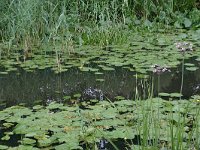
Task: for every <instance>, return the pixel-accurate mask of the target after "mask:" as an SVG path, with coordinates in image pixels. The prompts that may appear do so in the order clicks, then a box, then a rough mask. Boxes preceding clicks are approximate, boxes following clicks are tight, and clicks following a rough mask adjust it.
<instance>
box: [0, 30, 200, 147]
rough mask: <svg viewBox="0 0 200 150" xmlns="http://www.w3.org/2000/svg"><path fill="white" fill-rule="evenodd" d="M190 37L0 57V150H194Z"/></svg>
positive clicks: (195, 51) (195, 66)
mask: <svg viewBox="0 0 200 150" xmlns="http://www.w3.org/2000/svg"><path fill="white" fill-rule="evenodd" d="M198 33H199V31H198ZM198 33H196V32H195V33H193V31H192V32H191V33H190V32H189V33H187V34H185V33H180V34H178V35H177V34H169V35H167V34H164V35H163V34H160V35H157V37H159V38H152V39H151V38H147V35H145V36H144V35H141V36H139V35H137V36H136V38H135V40H134V41H133V42H131V43H129V44H125V45H120V46H106V47H104V48H100V47H95V46H94V47H91V46H90V47H87V46H86V47H84V46H77V47H76V48H75V49H74V50H73V51H64V50H62V49H60V47H59V46H57V47H56V48H55V47H48V48H47V47H46V48H44V49H42V48H41V50H38V51H30V52H28V53H29V54H28V55H27V54H25V52H24V51H23V50H19V49H14V50H13V53H11V54H8V53H6V52H3V53H1V60H0V66H1V68H0V110H1V111H0V131H1V132H0V138H1V141H0V144H1V145H0V149H12V147H16V148H18V149H42V148H44V149H45V148H47V149H56V150H62V149H63V150H65V149H99V150H103V149H110V150H112V149H116V150H117V149H130V150H132V149H134V150H135V149H143V148H149V149H190V148H194V147H195V148H196V149H199V148H200V147H199V145H200V138H199V136H198V135H199V134H200V122H199V121H200V115H199V114H200V109H199V104H200V103H199V101H200V96H199V94H200V76H199V74H200V69H199V67H200V63H199V61H200V57H199V55H200V49H199V47H200V45H199V43H198V42H197V41H198V40H197V36H193V35H196V34H198ZM151 36H152V35H151ZM152 37H153V36H152ZM186 37H187V40H188V41H189V42H182V41H183V39H185V38H186ZM174 42H176V44H174ZM52 49H54V50H52Z"/></svg>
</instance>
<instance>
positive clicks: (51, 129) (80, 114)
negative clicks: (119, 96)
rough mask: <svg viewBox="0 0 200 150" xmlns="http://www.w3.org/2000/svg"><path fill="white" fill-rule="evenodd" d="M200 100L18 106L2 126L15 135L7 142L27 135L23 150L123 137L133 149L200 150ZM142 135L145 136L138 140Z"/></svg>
mask: <svg viewBox="0 0 200 150" xmlns="http://www.w3.org/2000/svg"><path fill="white" fill-rule="evenodd" d="M197 100H198V97H194V99H191V100H182V101H177V100H174V101H165V100H162V99H160V98H153V99H149V100H146V101H130V100H120V101H116V102H113V103H111V102H107V101H101V102H99V103H96V104H95V105H93V106H91V105H88V104H87V103H85V102H83V103H82V105H83V106H84V107H85V108H87V109H80V108H79V107H78V106H71V107H69V106H64V105H63V104H58V103H51V104H50V105H49V106H47V107H43V106H41V105H36V106H34V107H33V108H32V109H29V108H25V107H22V106H13V107H10V108H7V109H5V110H3V111H1V112H0V118H1V121H3V122H4V123H3V126H2V128H3V129H4V130H5V131H9V132H4V136H3V137H2V138H1V140H9V139H10V138H11V137H12V136H13V135H14V134H17V135H18V136H20V137H21V138H20V140H19V142H20V143H21V144H20V146H19V147H18V148H19V149H20V148H21V149H34V148H35V149H37V148H48V149H53V148H55V149H58V150H60V149H83V148H82V146H86V149H97V147H98V142H99V140H100V139H102V138H104V139H106V140H107V141H111V140H112V141H113V142H114V141H115V140H119V139H121V140H122V141H124V142H125V143H126V147H127V148H128V147H129V149H130V148H131V149H141V150H142V149H144V148H148V149H152V150H156V149H161V148H162V149H164V148H169V149H177V150H178V149H190V148H193V147H195V148H196V149H199V148H200V147H199V145H200V137H199V136H198V135H199V134H200V130H199V128H200V122H199V121H200V118H199V116H200V115H199V113H200V112H199V111H200V109H199V102H198V101H197ZM136 136H139V137H140V138H139V139H138V141H137V142H134V139H135V137H136ZM132 140H133V141H132ZM138 143H140V144H139V145H138ZM1 147H3V145H1ZM7 148H8V147H6V146H5V149H7ZM121 148H125V147H121ZM8 149H9V148H8ZM10 149H11V148H10ZM113 149H114V147H113ZM119 149H120V148H119Z"/></svg>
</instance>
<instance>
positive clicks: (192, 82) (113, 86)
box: [0, 66, 200, 109]
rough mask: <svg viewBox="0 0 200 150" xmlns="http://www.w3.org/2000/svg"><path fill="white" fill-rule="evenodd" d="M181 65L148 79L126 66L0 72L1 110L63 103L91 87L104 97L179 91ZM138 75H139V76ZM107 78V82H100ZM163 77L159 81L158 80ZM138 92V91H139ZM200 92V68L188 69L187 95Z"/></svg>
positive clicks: (185, 83) (184, 89) (144, 95)
mask: <svg viewBox="0 0 200 150" xmlns="http://www.w3.org/2000/svg"><path fill="white" fill-rule="evenodd" d="M180 70H181V66H180V67H178V68H177V69H173V70H172V71H171V72H165V73H163V74H161V75H159V76H158V75H156V74H153V73H149V76H148V78H145V79H144V78H143V79H142V78H139V77H140V75H138V74H137V75H136V73H135V72H131V71H128V70H127V69H123V68H115V71H106V72H104V74H102V75H95V74H94V72H81V71H79V69H70V70H69V71H67V72H66V73H61V74H54V73H53V72H52V71H51V70H50V69H46V70H43V71H39V70H38V71H35V72H32V73H28V72H26V71H23V70H21V71H18V73H16V72H13V73H9V74H8V75H0V102H1V106H0V107H1V109H3V108H5V107H8V106H12V105H16V104H20V103H25V104H26V105H28V106H32V105H34V104H36V103H37V102H38V103H40V104H41V103H42V104H47V103H49V102H51V101H59V102H63V97H64V96H72V99H77V98H75V97H73V95H74V94H78V93H79V94H82V93H83V92H84V91H85V90H87V89H88V88H91V89H99V90H101V91H102V93H103V96H104V99H105V98H109V99H111V100H113V99H114V98H115V97H116V96H123V97H125V98H126V99H134V98H135V96H136V93H138V94H137V96H138V97H139V98H141V99H145V98H148V96H149V94H150V93H151V92H150V89H151V87H152V84H153V87H154V96H157V94H158V90H159V92H167V93H174V92H176V93H179V92H180V87H181V75H182V73H181V71H180ZM136 76H137V78H136ZM96 79H104V80H105V81H104V82H99V81H96ZM158 80H159V82H158ZM137 91H138V92H137ZM198 92H200V71H199V70H197V71H186V70H185V71H184V84H183V98H189V97H190V96H191V95H194V94H197V93H198Z"/></svg>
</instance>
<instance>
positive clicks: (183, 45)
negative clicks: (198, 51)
mask: <svg viewBox="0 0 200 150" xmlns="http://www.w3.org/2000/svg"><path fill="white" fill-rule="evenodd" d="M175 45H176V48H177V49H178V50H179V51H180V52H186V51H193V45H192V43H189V42H178V43H175Z"/></svg>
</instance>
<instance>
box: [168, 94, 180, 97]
mask: <svg viewBox="0 0 200 150" xmlns="http://www.w3.org/2000/svg"><path fill="white" fill-rule="evenodd" d="M170 96H171V97H181V96H183V95H182V94H180V93H171V94H170Z"/></svg>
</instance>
